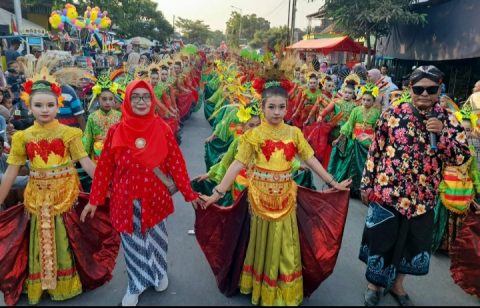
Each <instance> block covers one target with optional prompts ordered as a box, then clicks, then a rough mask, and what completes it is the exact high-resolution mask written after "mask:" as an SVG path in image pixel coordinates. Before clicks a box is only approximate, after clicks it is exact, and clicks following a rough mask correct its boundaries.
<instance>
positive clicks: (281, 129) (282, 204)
mask: <svg viewBox="0 0 480 308" xmlns="http://www.w3.org/2000/svg"><path fill="white" fill-rule="evenodd" d="M313 155H314V151H313V149H312V148H311V146H310V145H309V144H308V142H307V140H306V139H305V137H304V136H303V134H302V132H301V131H300V129H298V128H297V127H293V126H289V125H287V124H285V123H282V124H280V125H277V126H273V125H270V124H268V123H267V122H262V124H261V125H260V126H258V127H256V128H254V129H251V130H249V131H247V132H246V133H245V134H244V135H243V136H241V137H240V144H239V147H238V153H237V155H236V156H235V159H236V160H238V161H239V162H241V163H243V164H244V165H247V166H249V165H253V168H252V172H251V173H250V174H248V182H249V184H248V187H249V188H248V200H249V205H250V209H251V210H252V212H253V214H255V215H257V216H259V217H261V218H262V219H265V220H267V221H279V220H281V219H283V218H285V217H286V216H287V215H289V214H290V213H291V212H292V211H293V210H294V209H295V205H296V197H297V185H296V184H295V182H294V181H293V180H292V178H291V174H292V173H291V169H292V164H293V163H294V161H295V159H294V158H295V156H299V158H300V159H301V160H308V159H310V158H311V157H312V156H313Z"/></svg>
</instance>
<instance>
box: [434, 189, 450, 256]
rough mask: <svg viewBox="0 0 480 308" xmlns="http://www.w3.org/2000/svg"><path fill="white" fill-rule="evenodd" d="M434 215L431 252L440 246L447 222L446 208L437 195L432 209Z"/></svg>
mask: <svg viewBox="0 0 480 308" xmlns="http://www.w3.org/2000/svg"><path fill="white" fill-rule="evenodd" d="M433 211H434V213H435V216H434V219H433V239H432V252H435V251H437V250H438V248H440V246H441V245H442V242H443V238H444V236H445V230H446V229H447V224H448V210H447V208H446V207H445V206H444V205H443V203H442V200H441V199H440V197H438V196H437V204H436V205H435V208H434V209H433Z"/></svg>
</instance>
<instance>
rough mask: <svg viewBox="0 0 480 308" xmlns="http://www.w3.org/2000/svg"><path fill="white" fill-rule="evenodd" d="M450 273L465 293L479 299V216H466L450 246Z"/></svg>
mask: <svg viewBox="0 0 480 308" xmlns="http://www.w3.org/2000/svg"><path fill="white" fill-rule="evenodd" d="M450 256H451V259H452V262H451V265H450V272H451V274H452V278H453V280H454V281H455V283H456V284H458V285H459V286H460V287H461V288H462V289H463V290H464V291H465V292H467V293H469V294H472V295H475V296H477V297H480V215H476V214H475V213H474V212H473V211H470V212H469V213H468V214H467V217H466V218H465V220H464V221H463V225H462V228H461V230H460V232H459V234H458V235H457V238H456V239H455V242H454V243H453V245H452V248H451V251H450Z"/></svg>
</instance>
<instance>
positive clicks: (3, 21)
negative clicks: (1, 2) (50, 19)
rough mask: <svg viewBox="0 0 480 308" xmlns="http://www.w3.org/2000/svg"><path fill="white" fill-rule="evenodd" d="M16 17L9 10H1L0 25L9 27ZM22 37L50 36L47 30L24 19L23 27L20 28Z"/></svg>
mask: <svg viewBox="0 0 480 308" xmlns="http://www.w3.org/2000/svg"><path fill="white" fill-rule="evenodd" d="M12 17H13V18H14V17H15V15H14V14H12V13H10V12H9V11H7V10H4V9H2V8H0V25H9V24H10V21H11V20H12ZM20 34H21V35H35V36H45V35H47V34H48V32H47V30H46V29H45V28H43V27H41V26H39V25H37V24H36V23H33V22H31V21H29V20H27V19H25V18H22V27H21V28H20Z"/></svg>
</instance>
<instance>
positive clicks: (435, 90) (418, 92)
mask: <svg viewBox="0 0 480 308" xmlns="http://www.w3.org/2000/svg"><path fill="white" fill-rule="evenodd" d="M439 88H440V87H439V86H431V87H420V86H413V87H412V91H413V93H414V94H415V95H422V94H423V92H425V90H426V91H427V93H428V95H433V94H437V93H438V89H439Z"/></svg>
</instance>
